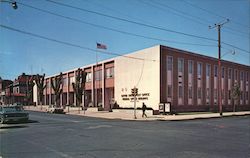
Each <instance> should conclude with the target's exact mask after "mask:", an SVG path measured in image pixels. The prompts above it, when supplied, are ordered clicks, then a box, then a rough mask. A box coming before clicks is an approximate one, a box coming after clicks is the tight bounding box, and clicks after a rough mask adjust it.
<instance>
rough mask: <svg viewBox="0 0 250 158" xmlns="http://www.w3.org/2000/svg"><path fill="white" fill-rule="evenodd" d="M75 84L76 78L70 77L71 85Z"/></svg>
mask: <svg viewBox="0 0 250 158" xmlns="http://www.w3.org/2000/svg"><path fill="white" fill-rule="evenodd" d="M72 83H75V77H69V84H70V85H72Z"/></svg>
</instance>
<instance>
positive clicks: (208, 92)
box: [206, 88, 210, 99]
mask: <svg viewBox="0 0 250 158" xmlns="http://www.w3.org/2000/svg"><path fill="white" fill-rule="evenodd" d="M206 96H207V99H209V98H210V90H209V88H207V94H206Z"/></svg>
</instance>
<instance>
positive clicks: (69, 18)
mask: <svg viewBox="0 0 250 158" xmlns="http://www.w3.org/2000/svg"><path fill="white" fill-rule="evenodd" d="M18 4H20V5H23V6H25V7H28V8H32V9H35V10H38V11H40V12H44V13H47V14H50V15H53V16H57V17H60V18H64V19H67V20H71V21H75V22H79V23H83V24H87V25H90V26H94V27H97V28H102V29H106V30H110V31H114V32H118V33H122V34H126V35H130V36H135V37H140V38H144V39H150V40H156V41H162V42H169V43H176V44H183V45H196V46H206V47H214V46H216V45H209V44H199V43H189V42H179V41H173V40H166V39H161V38H155V37H150V36H145V35H139V34H135V33H131V32H127V31H121V30H118V29H114V28H110V27H106V26H103V25H97V24H93V23H89V22H86V21H83V20H80V19H76V18H72V17H69V16H64V15H61V14H57V13H54V12H51V11H47V10H44V9H40V8H37V7H33V6H30V5H28V4H24V3H19V2H18Z"/></svg>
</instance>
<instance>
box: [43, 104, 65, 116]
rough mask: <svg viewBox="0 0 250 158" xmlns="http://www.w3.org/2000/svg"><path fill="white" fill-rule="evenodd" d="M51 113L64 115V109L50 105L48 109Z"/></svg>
mask: <svg viewBox="0 0 250 158" xmlns="http://www.w3.org/2000/svg"><path fill="white" fill-rule="evenodd" d="M46 111H47V112H49V113H56V114H64V109H63V108H62V107H59V106H56V105H50V106H49V107H48V108H47V109H46Z"/></svg>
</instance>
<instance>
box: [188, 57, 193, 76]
mask: <svg viewBox="0 0 250 158" xmlns="http://www.w3.org/2000/svg"><path fill="white" fill-rule="evenodd" d="M188 73H189V74H193V61H191V60H189V61H188Z"/></svg>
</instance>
